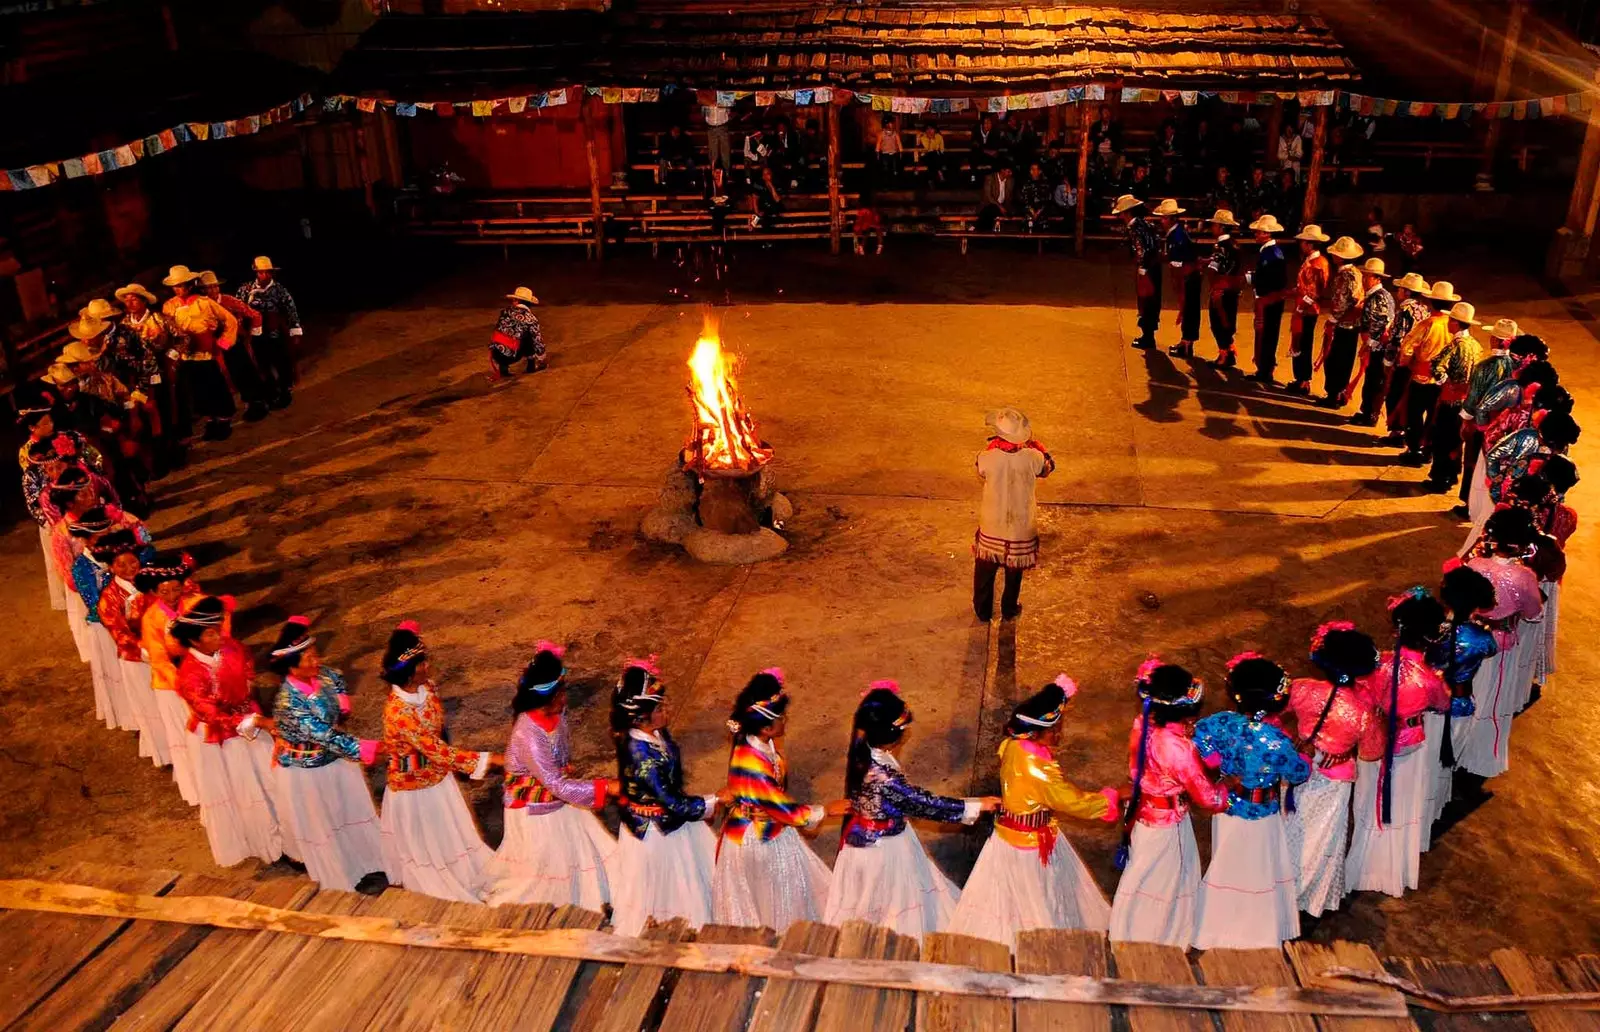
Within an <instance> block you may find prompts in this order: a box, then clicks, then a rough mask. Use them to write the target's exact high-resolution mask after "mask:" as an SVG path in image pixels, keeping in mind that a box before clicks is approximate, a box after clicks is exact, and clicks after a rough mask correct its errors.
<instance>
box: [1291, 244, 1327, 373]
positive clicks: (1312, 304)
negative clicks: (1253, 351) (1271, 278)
mask: <svg viewBox="0 0 1600 1032" xmlns="http://www.w3.org/2000/svg"><path fill="white" fill-rule="evenodd" d="M1294 238H1295V239H1296V240H1298V241H1299V242H1300V269H1299V271H1298V272H1296V273H1295V278H1294V314H1293V315H1292V316H1290V317H1289V365H1290V369H1291V375H1292V376H1293V377H1294V379H1293V380H1291V381H1289V386H1288V388H1287V390H1288V391H1289V393H1291V394H1310V393H1311V373H1312V368H1311V345H1312V342H1313V341H1315V340H1316V336H1317V315H1318V314H1319V313H1321V311H1322V306H1323V305H1325V304H1327V301H1328V281H1329V279H1331V278H1332V275H1333V270H1332V268H1331V267H1330V266H1329V265H1328V259H1327V257H1326V256H1324V255H1323V253H1322V245H1323V244H1325V243H1327V242H1328V234H1326V233H1324V232H1323V231H1322V227H1321V226H1319V225H1317V224H1316V223H1314V222H1308V223H1306V224H1305V225H1304V226H1301V227H1300V232H1298V233H1296V234H1295V235H1294Z"/></svg>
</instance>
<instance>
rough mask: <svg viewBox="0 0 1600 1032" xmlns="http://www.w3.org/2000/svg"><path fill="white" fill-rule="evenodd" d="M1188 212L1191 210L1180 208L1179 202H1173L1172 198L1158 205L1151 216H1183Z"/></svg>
mask: <svg viewBox="0 0 1600 1032" xmlns="http://www.w3.org/2000/svg"><path fill="white" fill-rule="evenodd" d="M1188 210H1189V209H1188V208H1180V207H1178V202H1177V201H1175V200H1173V199H1172V198H1171V197H1168V198H1167V199H1166V200H1164V201H1162V202H1161V203H1160V204H1158V205H1156V206H1155V208H1154V209H1152V210H1151V212H1150V214H1152V215H1182V214H1183V213H1184V212H1186V211H1188Z"/></svg>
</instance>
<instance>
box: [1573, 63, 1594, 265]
mask: <svg viewBox="0 0 1600 1032" xmlns="http://www.w3.org/2000/svg"><path fill="white" fill-rule="evenodd" d="M1596 74H1597V77H1600V73H1596ZM1597 179H1600V105H1594V106H1591V107H1590V108H1589V124H1588V128H1587V129H1586V130H1585V131H1584V134H1583V152H1582V153H1581V154H1580V155H1579V156H1578V172H1577V176H1576V177H1575V178H1574V179H1573V181H1572V197H1571V198H1570V199H1569V200H1568V202H1567V222H1566V226H1567V228H1568V229H1570V230H1572V231H1573V232H1574V233H1578V232H1582V233H1584V235H1588V233H1589V232H1591V231H1592V230H1593V227H1594V217H1593V216H1591V215H1590V214H1589V212H1590V211H1591V210H1592V207H1593V199H1594V197H1595V196H1597V195H1600V190H1597V189H1596V186H1597V185H1600V184H1597V182H1596V180H1597ZM1585 227H1587V228H1585Z"/></svg>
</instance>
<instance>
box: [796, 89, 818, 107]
mask: <svg viewBox="0 0 1600 1032" xmlns="http://www.w3.org/2000/svg"><path fill="white" fill-rule="evenodd" d="M815 97H816V94H815V93H814V92H813V91H811V90H795V91H794V102H795V103H796V104H799V105H801V106H807V105H809V104H810V103H811V102H812V100H813V99H814V98H815Z"/></svg>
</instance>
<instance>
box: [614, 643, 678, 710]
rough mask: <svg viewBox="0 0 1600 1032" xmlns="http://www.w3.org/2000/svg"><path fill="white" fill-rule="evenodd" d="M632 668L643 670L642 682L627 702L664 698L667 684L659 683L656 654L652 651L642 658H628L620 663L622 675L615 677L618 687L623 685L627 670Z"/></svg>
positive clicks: (659, 676)
mask: <svg viewBox="0 0 1600 1032" xmlns="http://www.w3.org/2000/svg"><path fill="white" fill-rule="evenodd" d="M634 668H638V669H640V670H643V671H644V684H643V685H642V686H641V687H640V689H639V691H638V692H637V693H636V694H634V695H632V696H630V697H629V699H628V702H630V703H637V702H660V701H661V700H662V699H663V698H665V696H666V694H667V686H666V685H664V684H662V683H661V670H660V668H658V667H657V666H656V656H655V655H654V654H653V653H652V654H651V655H649V656H647V657H645V658H644V659H629V660H628V661H627V662H626V663H624V664H622V676H621V677H619V678H617V687H618V688H621V687H623V685H624V684H625V683H626V679H627V676H628V671H629V670H632V669H634Z"/></svg>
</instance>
